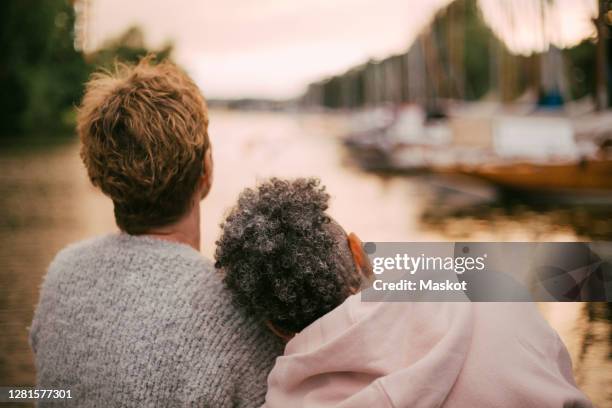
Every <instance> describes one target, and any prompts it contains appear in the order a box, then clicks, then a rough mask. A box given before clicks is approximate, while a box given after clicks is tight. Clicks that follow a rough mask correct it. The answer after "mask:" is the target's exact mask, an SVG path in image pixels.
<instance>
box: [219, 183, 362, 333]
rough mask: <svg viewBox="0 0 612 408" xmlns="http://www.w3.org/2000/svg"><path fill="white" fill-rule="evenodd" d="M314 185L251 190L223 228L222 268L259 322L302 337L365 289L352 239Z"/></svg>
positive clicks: (269, 185) (274, 185) (278, 185)
mask: <svg viewBox="0 0 612 408" xmlns="http://www.w3.org/2000/svg"><path fill="white" fill-rule="evenodd" d="M328 200H329V195H328V194H327V193H326V192H325V188H324V187H321V186H320V185H319V181H318V180H316V179H297V180H294V181H286V180H279V179H271V180H269V181H267V182H264V183H262V184H261V185H259V186H258V187H257V188H256V189H246V190H244V191H243V192H242V194H241V195H240V197H239V199H238V204H237V205H236V207H234V208H233V209H232V211H231V212H230V214H229V216H228V217H227V219H226V220H225V222H224V223H223V224H222V229H223V231H222V234H221V237H220V238H219V240H218V241H217V249H216V253H215V258H216V265H215V266H216V267H217V268H220V269H222V271H223V272H224V274H225V276H224V279H225V283H226V285H227V286H228V287H229V288H230V290H231V291H232V292H233V294H234V297H235V299H236V300H237V301H238V302H239V303H240V304H241V305H243V306H245V307H246V308H247V309H248V310H249V311H250V312H251V313H253V314H254V315H255V316H256V317H258V318H261V319H263V320H267V321H270V322H271V323H273V324H274V325H275V326H277V327H278V328H280V329H283V330H285V331H290V332H299V331H301V330H302V329H303V328H305V327H306V326H308V325H309V324H310V323H312V322H313V321H315V320H316V319H318V318H319V317H321V316H323V315H324V314H326V313H328V312H329V311H331V310H332V309H334V308H335V307H336V306H338V305H339V304H340V303H342V302H343V301H344V300H345V299H346V298H347V297H348V296H349V295H350V294H351V293H352V292H351V290H352V288H357V287H359V285H360V278H359V274H358V272H357V270H356V268H355V265H354V263H353V260H352V256H351V252H350V249H349V246H348V242H347V237H346V233H345V232H344V230H343V229H342V228H341V227H340V226H339V225H338V224H337V223H336V222H335V221H333V220H332V219H331V218H330V217H329V216H328V215H327V214H326V213H325V210H326V209H327V207H328Z"/></svg>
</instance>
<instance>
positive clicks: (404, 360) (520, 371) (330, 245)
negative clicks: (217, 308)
mask: <svg viewBox="0 0 612 408" xmlns="http://www.w3.org/2000/svg"><path fill="white" fill-rule="evenodd" d="M328 201H329V195H328V194H327V193H326V192H325V188H324V187H322V186H321V185H320V183H319V181H318V180H316V179H297V180H293V181H287V180H279V179H271V180H269V181H266V182H264V183H262V184H260V185H259V186H258V187H257V188H254V189H246V190H245V191H244V192H243V193H242V194H241V195H240V198H239V200H238V204H237V205H236V206H235V207H234V208H233V209H232V210H231V212H230V214H229V216H228V217H227V219H226V220H225V222H224V223H223V224H222V227H223V231H222V234H221V237H220V238H219V240H218V242H217V245H218V246H217V250H216V266H217V268H220V270H221V272H222V274H223V275H224V277H223V279H224V283H225V285H226V286H227V287H228V288H229V290H230V292H231V293H232V296H233V297H234V298H235V300H237V301H238V303H239V304H241V305H243V306H244V307H246V309H247V310H248V311H249V312H250V313H251V314H252V315H254V317H255V318H257V319H260V320H263V321H265V322H266V323H267V325H268V327H269V328H270V329H271V330H272V331H273V332H274V333H275V334H277V335H278V336H279V337H281V338H283V339H285V340H286V341H287V343H286V345H285V350H284V354H283V356H281V357H279V358H277V359H276V362H275V364H274V367H273V368H272V371H271V372H270V374H269V376H268V381H267V385H268V389H267V393H266V397H265V401H266V402H265V405H264V408H286V407H292V408H300V407H302V408H312V407H317V408H332V407H333V408H337V407H339V406H342V407H345V408H364V407H388V408H391V407H413V406H426V407H475V406H495V407H503V408H515V407H518V406H520V407H533V408H536V407H537V408H540V407H550V408H552V407H561V406H573V407H592V405H591V403H590V401H589V400H588V398H587V397H586V396H585V395H584V394H583V393H582V392H581V391H580V389H579V388H578V387H577V386H576V383H575V380H574V378H573V374H572V368H571V360H570V358H569V354H568V352H567V350H566V348H565V346H564V345H563V342H562V341H561V340H560V338H559V336H558V335H557V334H556V333H555V332H554V330H553V329H552V328H550V326H548V325H547V324H546V322H545V321H544V319H542V317H541V316H539V314H538V312H537V309H536V308H535V306H534V305H533V304H530V303H514V304H507V303H501V302H499V303H470V302H458V303H453V302H391V301H383V302H366V301H362V300H361V296H360V295H359V294H357V292H358V291H359V289H360V288H361V287H365V286H366V285H365V284H366V283H369V280H370V279H369V278H371V276H372V275H371V274H372V269H371V268H370V267H369V262H368V261H367V259H368V258H367V256H366V255H365V253H364V251H363V249H362V245H361V243H360V241H359V239H358V238H357V237H356V235H354V234H348V235H347V233H346V232H345V231H344V230H343V229H342V227H340V225H338V224H337V223H336V222H335V221H334V220H333V219H332V218H331V217H330V216H329V215H328V214H327V213H326V210H327V208H328ZM500 316H503V317H504V324H500V323H499V319H500ZM526 345H527V347H526ZM482 373H486V375H482Z"/></svg>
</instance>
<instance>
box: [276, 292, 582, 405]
mask: <svg viewBox="0 0 612 408" xmlns="http://www.w3.org/2000/svg"><path fill="white" fill-rule="evenodd" d="M566 404H567V405H566ZM440 406H447V407H513V408H514V407H521V408H524V407H538V408H541V407H591V406H592V405H591V403H590V402H589V400H588V399H587V398H586V397H585V395H584V394H583V393H582V392H581V391H580V390H579V389H578V388H577V387H576V384H575V382H574V378H573V375H572V367H571V361H570V358H569V355H568V353H567V350H566V349H565V346H564V345H563V343H562V342H561V340H560V339H559V337H558V335H557V334H556V333H555V331H554V330H552V329H551V328H550V326H549V325H548V324H547V323H546V321H544V319H543V318H542V317H541V315H540V314H539V312H538V311H537V309H536V308H535V306H534V305H533V304H530V303H513V304H508V303H469V302H465V303H391V302H389V303H366V302H361V298H360V295H359V294H357V295H354V296H351V297H350V298H348V299H347V300H346V301H345V302H344V303H343V304H342V305H341V306H339V307H338V308H336V309H335V310H333V311H332V312H330V313H329V314H327V315H325V316H323V317H322V318H320V319H319V320H317V321H316V322H314V323H313V324H311V325H310V326H308V327H307V328H306V329H304V330H303V331H302V332H301V333H299V334H298V335H296V336H295V337H294V338H293V339H292V340H291V341H290V342H289V343H287V347H286V349H285V355H284V356H282V357H279V358H278V359H277V361H276V365H275V366H274V369H273V370H272V372H271V373H270V376H269V377H268V393H267V396H266V404H265V407H267V408H288V407H291V408H297V407H309V408H310V407H312V408H323V407H338V408H339V407H342V408H349V407H351V408H357V407H364V408H366V407H367V408H371V407H381V408H385V407H394V408H401V407H426V408H431V407H440Z"/></svg>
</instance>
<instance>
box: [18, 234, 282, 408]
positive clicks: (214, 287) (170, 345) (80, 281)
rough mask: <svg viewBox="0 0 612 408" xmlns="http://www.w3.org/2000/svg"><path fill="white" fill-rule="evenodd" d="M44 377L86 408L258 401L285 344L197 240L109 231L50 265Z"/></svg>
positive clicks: (39, 361) (41, 337)
mask: <svg viewBox="0 0 612 408" xmlns="http://www.w3.org/2000/svg"><path fill="white" fill-rule="evenodd" d="M30 342H31V345H32V349H33V350H34V353H35V359H36V369H37V382H38V386H39V387H42V388H56V389H70V390H71V393H72V397H73V398H72V400H71V401H70V404H67V405H70V406H79V407H94V406H96V407H118V406H121V407H132V406H133V407H145V406H146V407H172V406H200V407H215V408H217V407H255V406H260V405H261V404H262V403H263V400H264V396H265V392H266V379H267V375H268V372H269V370H270V369H271V368H272V365H273V363H274V360H275V357H276V356H277V355H279V354H282V344H281V343H280V342H279V341H278V340H277V339H276V338H275V337H274V336H273V335H271V334H270V333H269V331H268V330H266V328H265V327H264V326H263V325H262V324H261V323H260V322H256V321H254V320H251V319H249V318H248V317H246V316H245V315H243V313H242V311H240V310H239V309H236V308H235V307H234V306H233V304H232V303H231V300H230V296H229V294H228V293H227V291H226V290H225V289H224V287H223V285H222V282H221V279H220V277H219V276H218V273H216V272H215V270H214V269H213V266H212V265H211V263H210V262H208V261H207V260H205V259H204V258H203V257H202V256H201V255H200V254H199V253H198V252H197V251H195V250H193V249H192V248H190V247H188V246H186V245H181V244H174V243H170V242H167V241H162V240H158V239H154V238H145V237H134V236H130V235H126V234H117V235H110V236H106V237H101V238H96V239H93V240H89V241H85V242H82V243H79V244H75V245H72V246H69V247H68V248H66V249H64V250H63V251H61V252H60V253H59V254H58V255H57V257H56V258H55V260H54V261H53V262H52V264H51V266H50V267H49V270H48V273H47V276H46V278H45V281H44V283H43V286H42V290H41V295H40V302H39V304H38V307H37V310H36V313H35V315H34V320H33V322H32V328H31V333H30Z"/></svg>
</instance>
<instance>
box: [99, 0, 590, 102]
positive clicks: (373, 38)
mask: <svg viewBox="0 0 612 408" xmlns="http://www.w3.org/2000/svg"><path fill="white" fill-rule="evenodd" d="M593 1H594V0H588V1H581V0H556V3H558V4H559V5H560V6H561V7H559V9H558V13H559V15H558V17H556V18H557V19H558V20H559V21H560V22H562V27H561V29H559V30H557V31H555V33H556V34H557V35H558V36H559V39H557V40H555V41H557V42H560V43H564V44H565V43H570V42H572V41H574V42H575V41H576V38H577V36H579V35H583V33H584V31H585V30H588V27H586V26H585V25H584V24H585V23H584V21H583V20H584V16H585V15H588V13H589V10H588V7H590V6H589V4H590V3H592V2H593ZM449 2H450V0H412V1H408V0H309V1H306V0H304V1H299V0H224V1H211V0H175V1H168V0H130V1H125V0H90V18H89V27H88V37H89V38H88V44H89V47H90V48H91V49H94V48H96V47H98V46H100V45H101V44H102V43H103V42H104V41H105V40H106V39H108V38H110V37H112V36H114V35H117V34H119V33H121V32H122V31H123V30H125V29H126V28H128V27H129V26H132V25H138V26H140V27H142V28H143V30H144V32H145V35H146V38H147V41H148V42H149V44H150V45H151V46H154V47H155V46H160V45H162V44H164V43H166V42H167V41H172V42H173V43H174V45H175V58H176V59H177V60H178V62H179V63H180V64H181V65H183V66H184V67H185V68H186V69H187V70H188V71H189V72H190V73H191V74H192V75H193V77H194V78H195V79H196V81H197V82H198V84H200V86H201V87H202V89H203V90H204V92H205V94H206V95H207V96H209V97H247V96H254V97H271V98H286V97H293V96H297V95H299V94H300V93H301V92H303V90H304V89H305V87H306V85H307V84H308V83H309V82H311V81H314V80H317V79H320V78H321V77H323V76H326V75H331V74H335V73H339V72H342V71H343V70H346V69H348V68H350V67H351V66H353V65H355V64H359V63H362V62H365V61H367V60H368V59H370V58H384V57H387V56H389V55H391V54H394V53H399V52H402V51H404V50H406V49H407V48H408V47H409V45H410V44H411V43H412V41H413V40H414V38H415V37H416V35H417V34H418V33H419V32H420V31H421V30H422V29H423V27H424V26H425V25H426V24H427V23H428V22H429V21H430V20H431V18H432V17H433V15H434V14H435V12H436V11H437V10H439V9H440V8H441V7H443V6H445V5H447V4H448V3H449ZM510 3H514V6H518V9H520V8H521V7H522V5H526V6H530V7H532V8H533V5H534V4H536V3H538V4H539V0H503V1H502V0H481V6H482V7H483V11H484V12H485V13H484V14H485V17H486V20H487V21H488V23H489V24H490V25H491V26H492V27H494V28H495V27H496V31H497V32H498V33H499V35H500V36H502V38H504V39H506V40H508V41H509V42H510V43H512V44H514V43H516V44H517V45H516V48H517V49H519V50H521V51H524V50H525V49H529V47H532V48H533V47H534V46H535V47H536V48H537V47H538V46H540V44H539V43H538V40H534V33H535V32H537V31H534V27H535V26H534V25H537V21H535V20H534V19H530V18H527V19H526V20H525V21H522V22H521V24H520V30H518V31H517V30H515V31H512V32H510V31H509V29H508V24H507V21H505V20H504V17H507V13H506V14H504V10H507V9H508V8H507V7H506V8H504V7H500V5H502V4H510ZM581 5H582V6H581ZM585 5H586V6H585ZM585 7H586V9H587V12H586V14H585V12H584V10H585ZM500 10H501V11H500ZM523 10H525V8H524V7H523ZM526 10H527V11H528V10H529V9H528V8H527V9H526ZM527 17H529V16H527ZM532 20H533V21H532ZM587 25H588V24H587ZM535 30H537V27H535ZM555 33H553V34H555ZM504 36H505V37H504ZM513 42H514V43H513Z"/></svg>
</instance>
